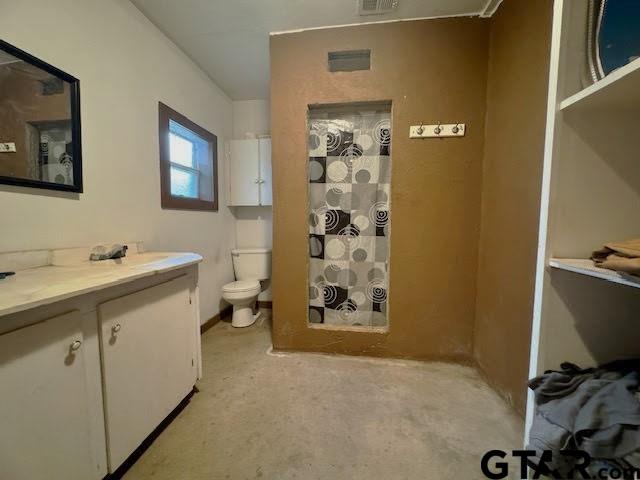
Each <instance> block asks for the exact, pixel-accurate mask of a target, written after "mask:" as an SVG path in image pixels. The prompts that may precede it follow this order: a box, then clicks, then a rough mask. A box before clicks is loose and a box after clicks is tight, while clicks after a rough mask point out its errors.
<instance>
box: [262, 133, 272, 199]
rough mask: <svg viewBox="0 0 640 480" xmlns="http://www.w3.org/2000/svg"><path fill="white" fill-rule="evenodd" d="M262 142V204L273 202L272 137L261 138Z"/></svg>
mask: <svg viewBox="0 0 640 480" xmlns="http://www.w3.org/2000/svg"><path fill="white" fill-rule="evenodd" d="M259 142H260V205H271V204H272V203H273V195H272V193H271V192H272V187H271V139H270V138H261V139H260V140H259Z"/></svg>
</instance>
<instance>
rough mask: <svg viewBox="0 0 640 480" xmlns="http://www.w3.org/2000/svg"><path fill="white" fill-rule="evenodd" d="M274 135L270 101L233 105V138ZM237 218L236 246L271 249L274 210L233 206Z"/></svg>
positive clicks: (266, 293)
mask: <svg viewBox="0 0 640 480" xmlns="http://www.w3.org/2000/svg"><path fill="white" fill-rule="evenodd" d="M270 132H271V109H270V105H269V101H268V100H242V101H235V102H233V138H234V139H235V140H241V139H243V138H247V135H268V134H269V133H270ZM232 210H233V215H234V217H235V219H236V245H237V247H238V248H243V247H271V246H272V239H271V237H272V230H273V223H272V215H271V207H233V209H232ZM259 298H260V300H265V301H268V300H271V290H270V289H268V290H266V291H264V292H262V293H261V294H260V297H259Z"/></svg>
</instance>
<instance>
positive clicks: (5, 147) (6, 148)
mask: <svg viewBox="0 0 640 480" xmlns="http://www.w3.org/2000/svg"><path fill="white" fill-rule="evenodd" d="M15 151H16V144H15V143H13V142H8V143H0V152H3V153H9V152H15Z"/></svg>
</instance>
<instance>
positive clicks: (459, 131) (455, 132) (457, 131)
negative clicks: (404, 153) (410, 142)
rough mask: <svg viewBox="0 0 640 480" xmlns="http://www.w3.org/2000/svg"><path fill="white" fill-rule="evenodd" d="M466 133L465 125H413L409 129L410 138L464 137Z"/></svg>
mask: <svg viewBox="0 0 640 480" xmlns="http://www.w3.org/2000/svg"><path fill="white" fill-rule="evenodd" d="M466 131H467V126H466V124H464V123H441V124H439V125H438V124H435V125H413V126H411V127H409V138H438V137H464V134H465V133H466Z"/></svg>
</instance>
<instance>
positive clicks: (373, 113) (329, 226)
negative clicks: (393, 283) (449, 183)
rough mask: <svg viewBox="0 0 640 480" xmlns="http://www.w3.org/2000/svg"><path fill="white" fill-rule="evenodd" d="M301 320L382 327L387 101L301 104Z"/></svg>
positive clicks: (386, 227) (387, 191) (386, 231)
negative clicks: (305, 303) (305, 300)
mask: <svg viewBox="0 0 640 480" xmlns="http://www.w3.org/2000/svg"><path fill="white" fill-rule="evenodd" d="M308 133H309V151H308V157H309V158H308V174H309V191H308V194H309V195H308V198H309V279H308V281H309V318H308V321H309V325H310V326H312V327H315V328H348V329H356V330H360V329H364V330H371V329H376V330H377V329H385V328H386V327H387V325H388V321H387V298H388V290H389V280H388V278H389V276H388V269H389V262H388V258H389V232H390V221H391V215H390V213H391V207H390V188H391V103H390V102H384V103H382V102H376V103H358V104H343V105H330V106H326V105H323V106H312V107H310V108H309V111H308Z"/></svg>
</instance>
